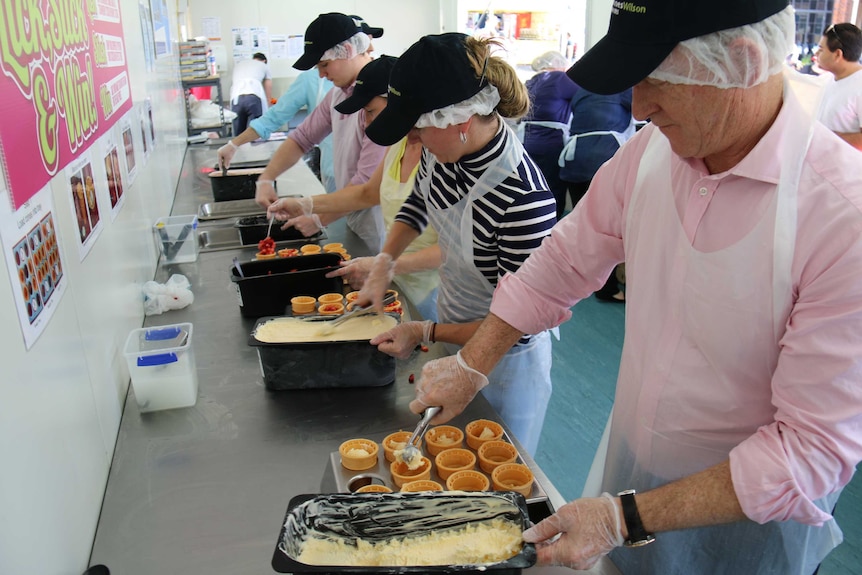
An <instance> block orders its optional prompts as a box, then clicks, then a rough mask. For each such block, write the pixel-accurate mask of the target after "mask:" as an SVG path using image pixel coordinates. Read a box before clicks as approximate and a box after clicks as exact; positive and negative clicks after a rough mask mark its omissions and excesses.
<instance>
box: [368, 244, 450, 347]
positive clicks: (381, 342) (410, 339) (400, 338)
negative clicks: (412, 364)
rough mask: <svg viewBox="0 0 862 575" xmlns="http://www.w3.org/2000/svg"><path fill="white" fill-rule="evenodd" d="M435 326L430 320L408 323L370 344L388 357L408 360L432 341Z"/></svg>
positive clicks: (391, 330) (384, 333)
mask: <svg viewBox="0 0 862 575" xmlns="http://www.w3.org/2000/svg"><path fill="white" fill-rule="evenodd" d="M369 259H371V258H369ZM433 326H434V322H433V321H431V320H430V319H426V320H425V321H408V322H405V323H402V324H400V325H396V326H395V327H393V328H392V329H390V330H389V331H386V332H383V333H381V334H380V335H377V336H375V337H373V338H371V341H370V342H369V343H370V344H371V345H376V346H377V349H379V350H380V351H382V352H383V353H385V354H387V355H391V356H392V357H396V358H398V359H407V358H408V357H410V354H411V353H413V350H414V349H416V346H417V345H419V344H420V343H422V342H423V341H431V328H432V327H433Z"/></svg>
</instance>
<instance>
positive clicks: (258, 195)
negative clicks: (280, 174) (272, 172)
mask: <svg viewBox="0 0 862 575" xmlns="http://www.w3.org/2000/svg"><path fill="white" fill-rule="evenodd" d="M274 184H275V182H274V181H272V180H262V179H260V178H258V179H257V181H256V182H255V183H254V201H255V202H257V205H259V206H260V207H262V208H269V206H270V205H271V204H273V203H274V202H276V201H277V200H278V194H277V193H275V185H274Z"/></svg>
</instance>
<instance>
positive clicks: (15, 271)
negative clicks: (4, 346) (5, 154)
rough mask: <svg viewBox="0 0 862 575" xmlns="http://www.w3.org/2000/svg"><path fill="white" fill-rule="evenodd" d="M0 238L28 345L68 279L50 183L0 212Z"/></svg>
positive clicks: (54, 305)
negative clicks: (12, 210)
mask: <svg viewBox="0 0 862 575" xmlns="http://www.w3.org/2000/svg"><path fill="white" fill-rule="evenodd" d="M0 185H2V182H0ZM0 238H2V240H3V241H2V246H3V256H4V259H5V260H6V268H7V270H8V272H9V279H10V281H11V283H12V297H13V300H14V302H15V310H16V312H17V315H18V320H19V323H20V325H21V332H22V335H23V336H24V345H25V347H26V348H27V349H30V348H31V347H32V346H33V344H34V343H35V342H36V340H37V339H38V338H39V335H40V334H41V333H42V332H43V331H44V330H45V327H46V326H47V325H48V323H49V321H50V319H51V316H52V315H53V314H54V312H55V310H56V309H57V306H58V305H59V302H60V299H61V298H62V297H63V293H64V292H65V291H66V284H67V283H68V280H67V278H66V275H65V273H64V270H65V265H64V263H63V257H62V254H61V251H60V246H59V243H58V241H57V226H56V222H55V218H54V206H53V203H52V201H51V189H50V187H49V186H45V187H44V188H42V189H41V190H40V191H38V192H36V194H34V195H33V196H32V197H31V198H30V199H29V200H28V201H26V202H24V204H23V205H22V206H21V207H20V208H18V209H17V210H16V211H14V212H9V213H8V214H4V215H2V216H0Z"/></svg>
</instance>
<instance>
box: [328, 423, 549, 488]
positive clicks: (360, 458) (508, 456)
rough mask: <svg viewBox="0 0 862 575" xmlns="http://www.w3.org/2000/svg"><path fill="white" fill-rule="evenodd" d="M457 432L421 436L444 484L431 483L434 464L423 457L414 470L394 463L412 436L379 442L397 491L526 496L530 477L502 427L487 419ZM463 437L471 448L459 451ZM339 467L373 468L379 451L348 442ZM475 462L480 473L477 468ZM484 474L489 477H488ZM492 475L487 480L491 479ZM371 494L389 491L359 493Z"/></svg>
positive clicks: (442, 429)
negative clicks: (481, 492) (446, 491)
mask: <svg viewBox="0 0 862 575" xmlns="http://www.w3.org/2000/svg"><path fill="white" fill-rule="evenodd" d="M465 431H466V435H465V433H464V432H463V431H461V429H459V428H457V427H454V426H451V425H438V426H436V427H432V428H431V429H429V430H428V431H427V432H426V433H425V446H426V449H427V451H428V454H429V455H430V456H433V457H434V466H435V468H436V470H437V475H438V476H439V477H440V479H441V480H443V481H445V482H446V485H445V486H444V485H441V484H440V483H439V482H437V481H433V480H432V479H431V469H432V462H431V460H430V459H429V458H428V457H424V456H423V457H422V463H421V464H420V465H419V466H418V467H417V468H416V469H414V470H410V469H408V467H407V465H406V464H404V463H403V462H402V461H400V460H397V459H396V457H395V451H396V450H398V449H402V448H403V447H404V446H405V445H406V443H407V441H409V440H410V436H411V435H412V432H410V431H398V432H395V433H392V434H390V435H388V436H386V437H385V438H384V439H383V442H382V445H383V451H384V457H385V459H386V461H389V462H390V464H389V471H390V473H391V475H392V481H393V483H394V484H395V485H396V487H399V488H400V489H401V491H442V490H443V489H447V490H450V491H487V490H488V489H489V488H491V487H493V489H494V490H495V491H516V492H518V493H521V494H523V495H524V496H525V497H528V496H529V495H530V494H531V492H532V488H533V474H532V472H531V471H530V469H529V468H528V467H527V466H526V465H523V464H522V463H519V462H518V451H517V449H515V447H514V446H513V445H512V444H511V443H509V442H507V441H505V440H503V428H502V427H501V426H500V424H499V423H496V422H494V421H491V420H487V419H478V420H475V421H471V422H470V423H468V424H467V426H466V427H465ZM465 438H466V441H467V445H468V446H469V448H470V449H465V448H464V447H463V444H464V440H465ZM338 451H339V454H340V455H341V464H342V466H344V467H345V468H346V469H350V470H351V471H364V470H367V469H371V468H372V467H375V466H376V465H377V462H378V456H379V447H378V445H377V443H376V442H374V441H371V440H370V439H351V440H348V441H345V442H344V443H342V444H341V446H340V447H339V450H338ZM477 461H478V465H479V468H480V469H481V471H482V472H484V473H482V472H480V471H478V470H476V469H475V467H476V464H477ZM486 474H487V475H486ZM488 475H490V481H489V477H488ZM369 491H391V490H390V489H389V488H388V487H386V486H384V485H377V484H372V485H366V486H364V487H361V488H360V489H358V490H357V493H361V492H369Z"/></svg>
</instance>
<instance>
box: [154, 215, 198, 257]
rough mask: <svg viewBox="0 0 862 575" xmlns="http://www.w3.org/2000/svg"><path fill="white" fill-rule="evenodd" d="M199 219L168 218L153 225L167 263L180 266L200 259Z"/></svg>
mask: <svg viewBox="0 0 862 575" xmlns="http://www.w3.org/2000/svg"><path fill="white" fill-rule="evenodd" d="M197 228H198V217H197V216H196V215H195V216H168V217H166V218H159V219H158V220H157V221H156V223H155V224H153V236H154V237H155V240H156V245H157V246H158V248H159V251H161V253H162V257H163V258H164V259H165V263H169V264H180V263H185V262H193V261H196V260H197V259H198V238H197Z"/></svg>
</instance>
